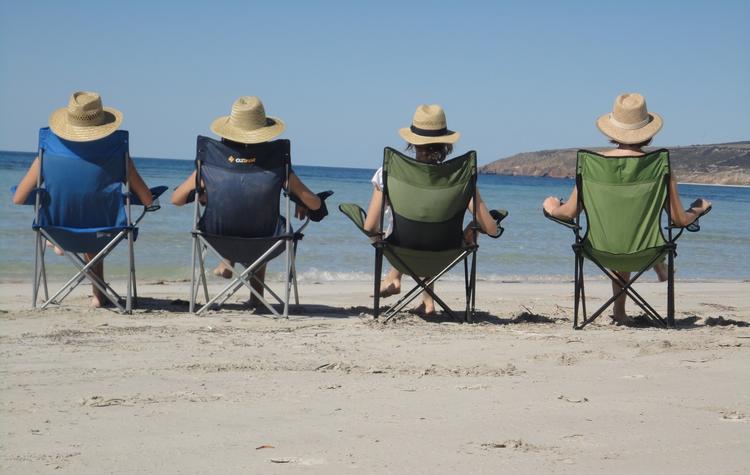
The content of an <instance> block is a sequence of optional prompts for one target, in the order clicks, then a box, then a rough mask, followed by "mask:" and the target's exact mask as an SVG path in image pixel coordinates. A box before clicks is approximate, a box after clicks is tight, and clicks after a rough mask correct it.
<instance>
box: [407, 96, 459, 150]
mask: <svg viewBox="0 0 750 475" xmlns="http://www.w3.org/2000/svg"><path fill="white" fill-rule="evenodd" d="M398 133H399V135H401V138H403V139H404V140H406V141H407V142H409V143H410V144H414V145H427V144H431V143H449V144H454V143H456V142H457V141H458V139H459V138H460V137H461V134H459V133H458V132H454V131H452V130H448V123H447V122H446V120H445V111H443V108H442V107H440V106H439V105H437V104H432V105H426V104H422V105H420V106H418V107H417V110H416V111H415V112H414V118H413V119H412V120H411V127H404V128H403V129H399V131H398Z"/></svg>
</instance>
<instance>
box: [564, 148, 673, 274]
mask: <svg viewBox="0 0 750 475" xmlns="http://www.w3.org/2000/svg"><path fill="white" fill-rule="evenodd" d="M577 173H578V174H579V175H580V177H581V200H582V204H583V209H584V210H585V213H586V221H587V224H588V228H587V232H586V234H585V236H584V239H583V250H584V255H586V256H587V257H588V256H591V257H594V258H595V259H597V260H598V261H599V262H601V263H602V265H604V266H605V267H607V268H609V269H613V270H617V271H623V272H632V271H639V270H641V269H643V268H644V267H645V266H647V265H648V264H649V263H651V262H653V261H654V258H655V257H657V256H660V255H664V254H665V253H666V251H665V249H664V245H665V244H666V239H665V238H664V235H663V233H662V230H661V215H662V211H663V209H664V205H665V203H666V199H667V181H666V180H665V178H666V177H667V176H668V175H669V153H668V152H667V151H666V150H657V151H656V152H653V153H649V154H646V155H644V156H641V157H621V158H620V157H605V156H602V155H598V154H596V153H593V152H588V151H585V150H582V151H580V152H579V153H578V162H577Z"/></svg>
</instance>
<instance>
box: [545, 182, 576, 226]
mask: <svg viewBox="0 0 750 475" xmlns="http://www.w3.org/2000/svg"><path fill="white" fill-rule="evenodd" d="M542 206H543V207H544V210H545V211H546V212H548V213H549V214H551V215H552V216H554V217H555V218H559V219H573V218H575V217H576V215H577V214H578V188H577V187H575V186H574V187H573V191H571V192H570V197H569V198H568V201H566V202H565V203H560V199H559V198H555V197H554V196H550V197H548V198H547V199H546V200H544V203H543V204H542Z"/></svg>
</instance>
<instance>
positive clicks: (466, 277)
mask: <svg viewBox="0 0 750 475" xmlns="http://www.w3.org/2000/svg"><path fill="white" fill-rule="evenodd" d="M464 291H465V292H466V310H465V311H464V321H465V322H468V321H469V307H470V306H471V293H470V284H469V258H468V257H464Z"/></svg>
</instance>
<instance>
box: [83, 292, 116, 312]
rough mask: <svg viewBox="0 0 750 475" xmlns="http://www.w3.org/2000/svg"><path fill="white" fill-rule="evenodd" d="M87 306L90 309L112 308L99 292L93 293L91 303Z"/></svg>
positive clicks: (110, 303)
mask: <svg viewBox="0 0 750 475" xmlns="http://www.w3.org/2000/svg"><path fill="white" fill-rule="evenodd" d="M89 306H90V307H91V308H107V307H111V306H112V302H110V301H109V299H108V298H107V297H105V296H104V294H102V293H101V292H95V293H94V296H93V297H91V303H90V304H89Z"/></svg>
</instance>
